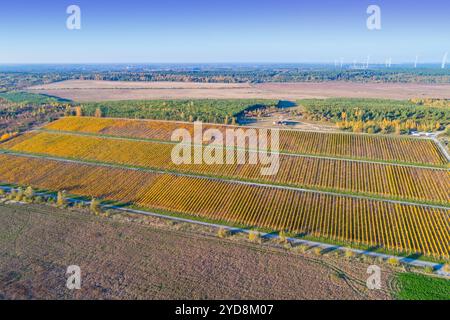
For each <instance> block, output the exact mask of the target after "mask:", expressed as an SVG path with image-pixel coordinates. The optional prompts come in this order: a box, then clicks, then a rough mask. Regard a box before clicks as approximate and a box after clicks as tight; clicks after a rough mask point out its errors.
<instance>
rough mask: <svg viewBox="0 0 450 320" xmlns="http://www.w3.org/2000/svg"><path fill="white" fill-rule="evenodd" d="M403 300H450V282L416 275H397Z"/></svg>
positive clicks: (400, 295) (400, 296)
mask: <svg viewBox="0 0 450 320" xmlns="http://www.w3.org/2000/svg"><path fill="white" fill-rule="evenodd" d="M397 280H398V282H399V286H400V291H398V292H397V293H396V298H397V299H401V300H450V280H448V279H444V278H436V277H429V276H425V275H421V274H415V273H399V274H397Z"/></svg>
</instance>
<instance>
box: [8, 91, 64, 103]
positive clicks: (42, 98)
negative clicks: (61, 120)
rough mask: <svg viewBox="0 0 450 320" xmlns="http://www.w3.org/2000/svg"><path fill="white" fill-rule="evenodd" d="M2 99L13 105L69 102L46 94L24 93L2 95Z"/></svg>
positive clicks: (15, 92)
mask: <svg viewBox="0 0 450 320" xmlns="http://www.w3.org/2000/svg"><path fill="white" fill-rule="evenodd" d="M0 98H2V99H5V100H7V101H9V102H12V103H23V104H47V103H57V102H68V100H65V99H61V98H57V97H51V96H47V95H44V94H35V93H29V92H22V91H10V92H3V93H0Z"/></svg>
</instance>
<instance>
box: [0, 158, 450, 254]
mask: <svg viewBox="0 0 450 320" xmlns="http://www.w3.org/2000/svg"><path fill="white" fill-rule="evenodd" d="M0 162H1V163H2V166H0V181H5V182H9V183H14V184H20V185H30V186H33V187H35V188H43V189H50V190H66V191H67V192H68V193H71V194H77V195H84V196H90V197H92V196H93V197H98V198H102V199H109V200H114V201H120V202H122V203H134V204H137V205H139V206H142V207H147V208H151V209H160V210H165V211H170V212H177V213H182V214H188V215H192V216H197V217H199V218H205V219H213V220H217V221H225V222H229V223H237V224H242V225H248V226H258V227H261V228H267V229H271V230H286V231H289V232H293V233H296V234H307V235H312V236H317V237H319V236H320V237H327V238H329V239H332V240H341V241H348V242H352V243H360V244H365V245H369V246H383V247H385V248H388V249H391V250H397V251H402V252H409V253H422V254H425V255H427V256H434V257H444V258H449V243H450V236H449V232H448V230H449V227H450V225H449V218H450V210H449V209H445V208H437V207H431V206H420V205H409V204H400V203H393V202H388V201H379V200H373V199H367V198H355V197H349V196H338V195H330V194H326V193H319V192H306V191H300V190H292V189H286V188H276V187H268V186H258V185H253V184H246V183H239V182H226V181H219V180H211V179H208V178H195V177H186V176H180V175H174V174H163V173H150V172H142V171H139V170H132V169H121V168H111V167H107V166H101V165H95V164H92V165H90V164H78V163H68V162H63V161H54V160H48V159H42V158H32V157H25V156H11V155H0Z"/></svg>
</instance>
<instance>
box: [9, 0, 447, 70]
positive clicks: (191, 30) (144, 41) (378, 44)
mask: <svg viewBox="0 0 450 320" xmlns="http://www.w3.org/2000/svg"><path fill="white" fill-rule="evenodd" d="M71 4H76V5H78V6H80V8H81V30H68V29H67V28H66V19H67V17H68V14H66V8H67V7H68V6H69V5H71ZM370 4H376V5H379V6H380V8H381V23H382V25H381V26H382V29H381V30H376V31H370V30H368V29H367V27H366V19H367V17H368V15H367V13H366V9H367V7H368V5H370ZM449 15H450V1H448V0H428V1H420V3H419V1H411V0H395V1H394V0H388V1H384V0H383V1H379V0H372V1H365V0H326V1H322V0H316V1H313V0H311V1H301V0H297V1H294V0H278V1H275V0H238V1H237V0H227V1H216V0H208V1H206V0H184V1H182V0H161V1H153V0H147V1H144V0H126V1H123V0H121V1H111V0H109V1H104V0H80V1H75V0H70V1H65V0H56V1H55V0H54V1H48V0H42V1H23V0H14V1H13V0H5V1H3V3H2V6H1V7H0V63H87V62H92V63H99V62H100V63H101V62H103V63H112V62H135V63H137V62H194V63H198V62H333V61H335V60H336V59H340V58H341V57H342V58H344V61H345V62H347V63H348V62H352V61H354V60H357V61H359V62H363V61H365V59H366V57H367V56H368V55H370V56H371V62H384V61H385V59H386V58H388V57H392V59H393V63H401V62H409V61H414V59H415V56H416V55H419V61H420V62H440V61H441V60H442V57H443V55H444V53H445V52H447V51H449V52H450V18H449ZM449 59H450V58H449Z"/></svg>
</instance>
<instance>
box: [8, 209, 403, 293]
mask: <svg viewBox="0 0 450 320" xmlns="http://www.w3.org/2000/svg"><path fill="white" fill-rule="evenodd" d="M202 228H203V229H202ZM212 232H213V231H212V230H207V229H206V228H204V227H199V226H193V225H191V224H185V223H183V224H181V223H176V224H175V223H170V222H168V220H163V219H157V218H144V217H136V216H135V217H130V216H123V215H114V216H113V217H111V218H104V217H96V216H93V215H90V214H87V213H83V212H79V211H76V212H72V211H69V210H59V209H55V208H52V207H48V206H38V205H20V204H0V247H1V248H2V250H1V252H0V299H42V298H58V299H68V298H75V299H86V298H93V299H97V298H106V299H141V298H148V299H189V298H192V299H223V298H225V299H248V298H250V299H362V298H370V299H389V298H390V293H388V292H390V290H391V289H392V287H395V281H392V279H393V273H392V272H391V271H390V270H389V269H386V270H384V268H385V267H382V270H383V273H382V281H383V288H387V289H386V290H384V291H383V290H382V291H380V290H367V289H366V288H365V281H366V278H367V276H368V275H367V274H366V269H367V266H368V265H369V264H372V263H373V262H372V263H369V262H365V263H364V262H359V261H351V263H350V262H348V261H347V260H345V259H344V258H343V257H340V258H336V257H334V256H332V255H331V254H327V255H323V256H317V255H315V254H313V253H312V252H309V251H307V253H304V254H299V253H294V252H293V250H292V249H290V250H289V251H287V250H286V249H283V248H281V247H280V248H278V249H277V248H276V247H274V246H273V245H270V244H263V245H260V244H251V243H249V242H247V240H243V239H242V237H243V235H239V234H238V235H235V236H232V237H229V238H227V239H220V238H218V237H216V236H214V235H213V234H212ZM239 237H241V239H240V238H239ZM69 265H79V266H80V268H81V276H82V280H81V281H82V282H81V286H82V288H81V290H75V291H71V290H68V289H67V288H66V287H65V284H66V278H65V270H66V268H67V266H69ZM389 288H390V289H389Z"/></svg>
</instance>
